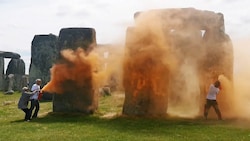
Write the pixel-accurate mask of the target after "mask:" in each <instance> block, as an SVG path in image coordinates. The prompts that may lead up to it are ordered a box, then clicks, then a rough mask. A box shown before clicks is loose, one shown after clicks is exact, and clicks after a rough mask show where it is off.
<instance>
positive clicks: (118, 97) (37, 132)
mask: <svg viewBox="0 0 250 141" xmlns="http://www.w3.org/2000/svg"><path fill="white" fill-rule="evenodd" d="M19 97H20V93H14V94H13V95H4V94H3V93H1V92H0V141H26V140H27V141H28V140H29V141H203V140H205V141H220V140H223V141H249V140H250V121H247V120H236V119H234V120H223V121H217V120H204V119H182V118H179V119H176V118H175V119H174V118H167V117H166V118H161V119H159V118H158V119H155V118H138V117H124V116H121V111H122V104H123V98H124V97H123V95H122V94H121V93H116V94H113V95H112V96H106V97H100V101H99V109H98V111H96V113H95V114H94V115H90V116H84V115H81V114H73V115H70V114H55V113H52V102H41V103H40V111H39V115H38V117H39V118H38V119H34V120H32V121H30V122H24V121H23V118H24V113H23V112H22V111H21V110H19V109H17V102H18V99H19Z"/></svg>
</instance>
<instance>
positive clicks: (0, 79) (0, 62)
mask: <svg viewBox="0 0 250 141" xmlns="http://www.w3.org/2000/svg"><path fill="white" fill-rule="evenodd" d="M3 89H4V58H3V57H0V91H2V90H3Z"/></svg>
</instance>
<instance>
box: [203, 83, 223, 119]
mask: <svg viewBox="0 0 250 141" xmlns="http://www.w3.org/2000/svg"><path fill="white" fill-rule="evenodd" d="M219 92H220V81H218V80H217V81H215V82H214V84H211V85H210V87H209V90H208V94H207V99H206V104H205V109H204V116H205V118H206V119H207V116H208V111H209V109H210V107H211V106H213V108H214V110H215V112H216V114H217V116H218V119H219V120H222V117H221V112H220V109H219V106H218V103H217V101H216V98H217V95H218V94H219Z"/></svg>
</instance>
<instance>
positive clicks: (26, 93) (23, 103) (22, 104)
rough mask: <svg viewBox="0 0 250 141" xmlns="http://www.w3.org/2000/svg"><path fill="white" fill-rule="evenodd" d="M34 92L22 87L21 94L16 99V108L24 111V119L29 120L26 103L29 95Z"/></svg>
mask: <svg viewBox="0 0 250 141" xmlns="http://www.w3.org/2000/svg"><path fill="white" fill-rule="evenodd" d="M34 94H35V91H34V92H30V91H29V89H28V87H23V88H22V94H21V97H20V99H19V101H18V109H21V110H22V111H23V112H24V113H25V118H24V120H25V121H30V110H29V108H28V104H29V101H30V97H31V96H33V95H34Z"/></svg>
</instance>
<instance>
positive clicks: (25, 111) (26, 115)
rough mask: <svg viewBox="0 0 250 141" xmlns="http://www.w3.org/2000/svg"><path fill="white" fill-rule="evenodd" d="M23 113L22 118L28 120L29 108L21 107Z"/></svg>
mask: <svg viewBox="0 0 250 141" xmlns="http://www.w3.org/2000/svg"><path fill="white" fill-rule="evenodd" d="M22 110H23V112H24V113H25V117H24V120H30V110H29V109H28V108H25V109H22Z"/></svg>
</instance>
